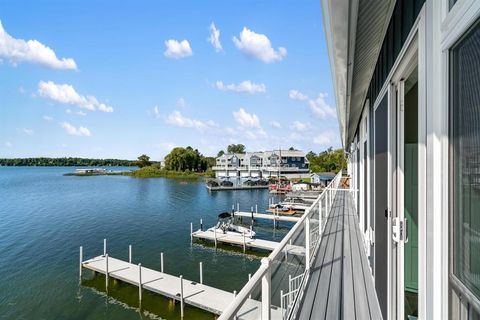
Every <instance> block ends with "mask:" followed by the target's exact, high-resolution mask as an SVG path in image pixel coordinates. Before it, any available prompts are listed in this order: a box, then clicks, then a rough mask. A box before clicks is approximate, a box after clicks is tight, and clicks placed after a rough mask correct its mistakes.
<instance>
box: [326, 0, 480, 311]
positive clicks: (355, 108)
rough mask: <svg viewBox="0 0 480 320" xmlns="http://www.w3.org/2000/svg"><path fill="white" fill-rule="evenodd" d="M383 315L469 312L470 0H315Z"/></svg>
mask: <svg viewBox="0 0 480 320" xmlns="http://www.w3.org/2000/svg"><path fill="white" fill-rule="evenodd" d="M321 4H322V9H323V17H324V27H325V33H326V39H327V45H328V51H329V59H330V64H331V70H332V78H333V83H334V88H335V98H336V105H337V113H338V114H337V115H338V121H339V126H340V131H341V139H342V142H343V146H344V148H345V150H346V151H347V152H348V173H349V175H350V177H351V183H350V188H352V190H354V191H352V192H355V194H356V196H355V198H354V202H355V207H356V212H357V214H358V221H359V227H360V230H361V233H362V235H363V241H364V247H365V252H366V255H367V256H368V261H369V267H370V273H371V275H372V278H373V280H374V287H375V290H376V293H377V298H378V302H379V305H380V308H381V313H382V316H383V318H384V319H402V320H403V319H416V318H419V319H479V318H480V18H479V17H480V1H479V0H396V1H395V0H381V1H367V0H350V1H346V0H345V1H338V0H321Z"/></svg>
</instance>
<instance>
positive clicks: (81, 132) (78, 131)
mask: <svg viewBox="0 0 480 320" xmlns="http://www.w3.org/2000/svg"><path fill="white" fill-rule="evenodd" d="M60 126H61V127H62V128H63V129H65V131H66V132H67V133H68V134H69V135H72V136H79V137H90V136H91V135H92V133H91V132H90V130H88V128H85V127H78V128H76V127H74V126H73V125H71V124H70V123H68V122H62V123H60Z"/></svg>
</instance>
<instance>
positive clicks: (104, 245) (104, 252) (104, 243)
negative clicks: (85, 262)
mask: <svg viewBox="0 0 480 320" xmlns="http://www.w3.org/2000/svg"><path fill="white" fill-rule="evenodd" d="M106 254H107V239H103V255H104V256H105V255H106Z"/></svg>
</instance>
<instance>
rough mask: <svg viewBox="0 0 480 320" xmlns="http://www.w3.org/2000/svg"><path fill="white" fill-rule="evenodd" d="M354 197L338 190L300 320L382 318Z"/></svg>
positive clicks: (311, 274)
mask: <svg viewBox="0 0 480 320" xmlns="http://www.w3.org/2000/svg"><path fill="white" fill-rule="evenodd" d="M362 238H363V237H362V235H361V231H360V229H359V227H358V220H357V215H356V210H355V206H354V204H353V199H352V197H351V195H350V194H349V193H348V192H345V191H339V192H337V194H336V196H335V199H334V202H333V206H332V209H331V212H330V215H329V218H328V220H327V223H326V226H325V230H324V233H323V236H322V241H321V243H320V246H319V248H318V252H317V255H316V257H315V261H314V264H313V265H312V269H311V271H310V277H309V280H308V283H307V286H306V289H305V293H304V295H303V299H302V304H301V305H300V309H299V312H298V315H297V319H301V320H306V319H312V320H313V319H315V320H317V319H319V320H320V319H375V320H377V319H382V314H381V311H380V306H379V304H378V299H377V295H376V292H375V287H374V284H373V279H372V276H371V274H370V269H369V267H368V262H367V256H366V255H365V251H364V247H363V242H362V240H361V239H362Z"/></svg>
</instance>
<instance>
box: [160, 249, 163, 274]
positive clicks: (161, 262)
mask: <svg viewBox="0 0 480 320" xmlns="http://www.w3.org/2000/svg"><path fill="white" fill-rule="evenodd" d="M160 271H161V272H162V273H163V252H160Z"/></svg>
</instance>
